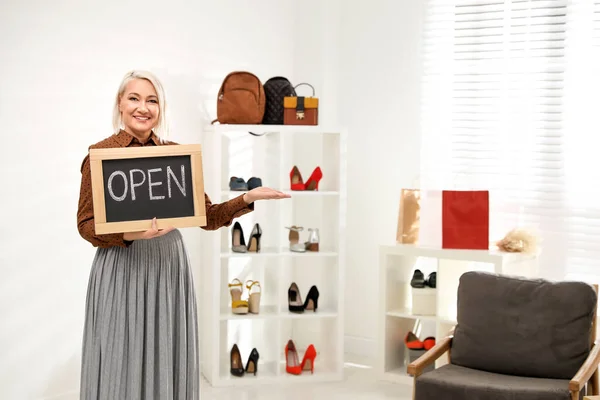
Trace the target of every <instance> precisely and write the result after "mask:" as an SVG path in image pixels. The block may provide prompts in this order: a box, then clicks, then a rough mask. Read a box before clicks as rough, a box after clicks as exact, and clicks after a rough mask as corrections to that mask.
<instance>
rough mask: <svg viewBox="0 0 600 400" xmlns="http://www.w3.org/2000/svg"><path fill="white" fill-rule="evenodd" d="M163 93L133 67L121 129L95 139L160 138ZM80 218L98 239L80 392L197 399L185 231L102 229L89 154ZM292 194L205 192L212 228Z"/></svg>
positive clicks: (91, 397) (133, 143) (90, 399)
mask: <svg viewBox="0 0 600 400" xmlns="http://www.w3.org/2000/svg"><path fill="white" fill-rule="evenodd" d="M165 114H166V100H165V95H164V91H163V88H162V85H161V84H160V82H159V81H158V80H157V79H156V77H154V76H153V75H152V74H151V73H148V72H139V71H134V72H130V73H128V74H127V75H126V76H125V77H124V79H123V81H122V82H121V85H120V87H119V89H118V92H117V96H116V101H115V105H114V117H113V126H114V130H115V134H113V135H112V136H110V137H108V138H106V139H104V140H102V141H101V142H99V143H96V144H94V145H92V146H90V148H113V147H137V146H161V145H173V144H176V143H173V142H169V141H167V140H166V121H165ZM81 173H82V179H81V191H80V198H79V210H78V212H77V226H78V229H79V233H80V234H81V236H82V237H83V238H84V239H86V240H87V241H89V242H90V243H91V244H92V245H93V246H94V247H97V250H96V255H95V257H94V261H93V264H92V270H91V274H90V279H89V283H88V292H87V300H86V317H85V327H84V337H83V355H82V358H83V359H82V371H81V396H80V397H81V399H85V400H104V399H107V400H109V399H110V400H120V399H127V400H153V399H161V400H162V399H165V400H166V399H169V400H171V399H179V400H192V399H193V400H196V399H198V398H199V382H198V380H199V371H198V341H197V339H198V337H197V335H198V333H197V312H196V303H195V294H194V284H193V280H192V274H191V269H190V265H189V260H188V257H187V254H186V250H185V247H184V244H183V240H182V236H181V234H180V232H179V231H178V230H175V229H173V228H167V229H161V230H159V229H157V228H156V219H154V220H153V221H152V227H151V228H150V229H149V230H147V231H144V232H128V233H116V234H107V235H96V234H95V230H94V213H93V204H92V190H91V176H90V163H89V157H88V156H86V157H85V159H84V161H83V164H82V166H81ZM287 197H290V196H289V195H285V194H283V193H281V192H278V191H276V190H273V189H269V188H265V187H259V188H256V189H253V190H250V191H248V192H247V193H244V194H243V195H240V196H238V197H237V198H234V199H232V200H230V201H227V202H225V203H222V204H212V203H211V201H210V199H209V198H208V196H206V195H205V201H206V217H207V225H206V226H203V227H202V228H203V229H206V230H216V229H219V228H221V227H224V226H229V225H231V223H232V220H233V219H234V218H237V217H240V216H242V215H244V214H247V213H249V212H251V211H252V210H254V202H255V201H257V200H265V199H282V198H287Z"/></svg>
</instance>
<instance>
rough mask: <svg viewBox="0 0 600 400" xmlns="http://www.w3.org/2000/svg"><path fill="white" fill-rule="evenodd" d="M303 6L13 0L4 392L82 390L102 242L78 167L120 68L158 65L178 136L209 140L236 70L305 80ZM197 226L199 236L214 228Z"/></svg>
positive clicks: (4, 100)
mask: <svg viewBox="0 0 600 400" xmlns="http://www.w3.org/2000/svg"><path fill="white" fill-rule="evenodd" d="M167 5H168V6H167ZM295 7H296V4H295V2H293V1H280V0H268V1H265V0H262V1H250V0H246V1H240V0H235V1H234V0H228V1H223V0H220V1H218V2H217V1H202V2H198V1H195V2H189V1H188V2H177V1H175V2H174V1H170V2H164V1H145V2H143V3H140V2H127V1H116V0H115V1H103V2H94V3H91V2H85V4H84V2H79V1H75V0H72V1H54V2H46V1H41V0H39V1H35V2H34V1H27V2H23V1H18V0H5V1H3V2H2V5H1V6H0V58H1V61H0V126H2V130H1V132H0V137H1V140H2V146H0V148H1V150H0V151H1V161H0V164H1V166H2V171H3V174H2V194H3V196H2V199H3V200H2V207H1V210H2V211H0V212H1V216H2V222H3V225H4V229H2V230H1V233H0V239H1V242H0V243H2V245H1V247H0V264H1V266H2V279H0V320H1V321H2V322H1V326H2V329H1V330H0V354H1V355H2V356H1V357H0V398H1V399H7V400H8V399H10V400H17V399H18V400H24V399H42V398H51V397H52V398H56V399H61V400H62V399H75V398H76V393H77V391H78V387H79V369H80V365H79V363H80V357H81V338H82V329H83V317H84V307H85V295H86V288H87V282H88V277H89V271H90V266H91V263H92V259H93V255H94V249H93V248H92V246H91V245H89V244H88V243H87V242H85V241H84V240H83V239H81V238H80V237H79V235H78V232H77V229H76V212H77V200H78V195H79V183H80V173H79V166H80V163H81V161H82V159H83V157H84V156H85V154H86V152H87V147H88V146H89V145H90V144H92V143H94V142H96V141H98V140H101V139H103V138H105V137H107V136H109V135H110V134H111V106H112V101H113V98H114V95H115V91H116V89H117V85H118V83H119V81H120V79H121V77H122V76H123V75H124V74H125V72H126V71H128V70H130V69H133V68H144V69H149V70H152V71H154V72H156V73H157V74H158V75H159V77H160V78H161V79H162V80H163V83H164V85H165V87H166V90H167V96H168V99H169V102H170V106H171V111H172V112H171V116H172V128H173V130H174V135H173V139H174V140H176V141H179V142H182V143H189V142H197V141H198V136H197V132H199V131H198V129H199V127H200V126H201V117H202V115H201V111H202V107H203V106H204V105H208V107H212V108H213V110H214V99H215V94H216V92H217V90H218V88H219V85H220V83H221V81H222V79H223V77H224V76H225V74H226V73H227V72H229V71H231V70H238V69H248V70H251V71H253V72H255V73H256V74H257V75H258V76H259V78H261V79H262V80H263V81H264V80H266V79H267V78H269V77H271V76H273V75H284V76H290V77H291V78H292V79H293V75H294V61H295V59H294V38H295V35H296V32H295V31H294V29H292V27H293V26H294V21H295V19H294V12H293V11H294V8H295ZM261 21H265V22H264V26H263V25H261V24H262V22H261ZM207 98H208V99H209V100H208V101H207V102H206V104H205V99H207ZM33 179H35V180H36V183H35V185H33V184H32V182H33ZM185 234H186V236H187V239H189V241H188V243H194V242H196V243H197V242H198V240H197V239H198V237H199V236H200V235H202V234H205V233H203V232H202V231H200V230H198V231H195V232H192V231H190V230H186V232H185ZM191 253H192V254H191V256H192V258H195V257H197V253H198V249H191ZM196 267H197V265H196ZM69 393H70V394H69ZM53 396H56V397H53Z"/></svg>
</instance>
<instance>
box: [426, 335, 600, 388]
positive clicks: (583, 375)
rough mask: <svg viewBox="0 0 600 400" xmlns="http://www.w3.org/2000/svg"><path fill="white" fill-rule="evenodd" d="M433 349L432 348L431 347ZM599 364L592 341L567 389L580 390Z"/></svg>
mask: <svg viewBox="0 0 600 400" xmlns="http://www.w3.org/2000/svg"><path fill="white" fill-rule="evenodd" d="M432 350H433V349H432ZM417 361H418V360H417ZM599 364H600V344H599V343H598V342H595V343H594V347H592V351H591V352H590V354H589V355H588V357H587V359H586V360H585V362H584V363H583V365H582V366H581V368H579V371H577V373H576V374H575V376H574V377H573V379H571V382H569V390H570V391H572V392H575V391H581V390H582V389H583V387H584V386H585V384H586V383H587V382H588V381H589V380H590V378H591V377H592V374H593V373H594V371H596V369H597V368H598V365H599Z"/></svg>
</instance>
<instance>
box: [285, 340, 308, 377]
mask: <svg viewBox="0 0 600 400" xmlns="http://www.w3.org/2000/svg"><path fill="white" fill-rule="evenodd" d="M305 358H306V355H305ZM302 362H304V360H303V361H302ZM285 371H286V372H287V373H288V374H292V375H300V374H301V373H302V366H301V365H300V361H299V360H298V352H297V351H296V345H295V344H294V342H293V341H292V340H291V339H290V340H288V342H287V344H286V345H285Z"/></svg>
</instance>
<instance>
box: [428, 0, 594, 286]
mask: <svg viewBox="0 0 600 400" xmlns="http://www.w3.org/2000/svg"><path fill="white" fill-rule="evenodd" d="M423 43H424V48H423V86H422V89H423V91H422V96H423V97H422V115H421V126H422V132H421V133H422V135H421V137H422V146H421V186H422V187H424V188H436V189H487V190H490V193H491V204H490V208H491V210H490V213H491V214H490V224H491V231H492V235H493V236H492V238H491V239H492V240H496V239H500V238H501V237H502V236H503V235H504V234H505V233H506V232H507V231H508V230H509V229H510V228H512V227H515V226H527V227H534V228H537V231H538V233H539V234H540V236H541V239H542V243H541V245H542V248H543V252H542V254H541V260H540V267H541V271H540V272H541V274H542V275H543V276H546V277H550V278H558V279H563V278H565V277H566V278H577V279H585V280H586V281H592V282H598V281H600V186H599V185H598V183H600V152H599V151H598V150H597V147H598V146H596V142H597V140H596V139H595V137H594V136H595V133H594V131H595V129H596V128H595V127H596V126H598V117H597V115H600V109H598V110H595V108H598V107H596V104H597V101H595V98H596V96H595V95H594V94H595V93H600V92H599V90H600V85H598V82H599V80H598V78H596V77H595V75H600V74H598V73H596V74H594V71H600V69H598V67H600V62H599V60H600V56H599V55H600V1H595V2H591V1H589V0H588V1H583V0H582V1H579V0H574V1H573V0H571V1H568V0H506V1H502V0H488V1H477V0H454V1H450V0H432V1H430V4H429V7H428V15H427V19H426V24H425V30H424V40H423Z"/></svg>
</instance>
